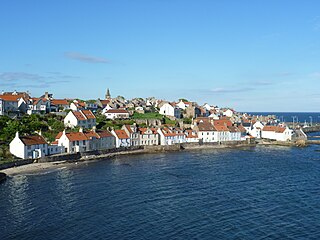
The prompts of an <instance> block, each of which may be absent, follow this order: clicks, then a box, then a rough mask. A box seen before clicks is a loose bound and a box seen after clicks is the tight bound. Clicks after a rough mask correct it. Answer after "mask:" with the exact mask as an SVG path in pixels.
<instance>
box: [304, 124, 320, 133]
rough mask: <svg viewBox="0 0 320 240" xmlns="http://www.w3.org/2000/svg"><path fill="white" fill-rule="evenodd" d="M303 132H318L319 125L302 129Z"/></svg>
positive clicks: (319, 129) (319, 130)
mask: <svg viewBox="0 0 320 240" xmlns="http://www.w3.org/2000/svg"><path fill="white" fill-rule="evenodd" d="M303 131H304V132H305V133H311V132H320V125H314V126H310V127H304V128H303Z"/></svg>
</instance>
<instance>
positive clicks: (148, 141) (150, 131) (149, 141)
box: [138, 128, 160, 146]
mask: <svg viewBox="0 0 320 240" xmlns="http://www.w3.org/2000/svg"><path fill="white" fill-rule="evenodd" d="M138 132H139V135H140V142H139V145H140V146H150V145H159V138H160V136H159V134H158V132H157V129H156V128H138Z"/></svg>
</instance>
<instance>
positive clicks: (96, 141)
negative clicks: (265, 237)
mask: <svg viewBox="0 0 320 240" xmlns="http://www.w3.org/2000/svg"><path fill="white" fill-rule="evenodd" d="M26 115H29V116H35V115H37V116H50V118H48V119H49V120H48V121H55V123H56V125H57V124H58V125H59V126H60V127H59V128H54V127H52V126H49V128H44V127H41V126H40V127H39V129H36V130H35V131H34V132H32V133H29V134H26V133H23V132H19V128H18V127H17V129H15V130H16V131H15V134H14V136H13V137H12V138H11V139H7V142H2V143H1V144H7V145H8V146H9V151H10V153H11V154H12V155H13V156H14V157H15V158H19V159H38V158H43V157H45V156H49V155H61V154H74V153H82V152H90V151H96V150H112V149H129V148H136V147H140V148H148V147H149V146H172V145H181V144H184V145H194V146H200V145H228V144H231V145H232V144H252V143H256V142H257V141H258V142H259V141H260V142H261V141H267V142H285V143H292V142H297V141H300V140H302V141H303V140H306V139H307V136H306V134H305V133H304V132H303V129H302V128H301V127H298V126H296V127H294V128H290V127H289V126H288V125H287V124H286V123H284V122H280V121H279V120H278V119H277V118H276V117H275V116H253V115H250V114H247V113H239V112H237V111H235V110H234V109H232V108H222V107H218V106H216V105H212V104H208V103H205V104H203V105H199V104H198V103H196V102H192V101H189V100H187V99H178V100H177V101H175V102H170V101H165V100H161V99H156V98H154V97H150V98H146V99H143V98H134V99H131V100H128V99H125V98H124V97H121V96H118V97H115V98H113V97H111V93H110V90H109V89H107V91H106V94H105V96H104V98H103V99H100V98H99V99H97V100H89V101H83V100H80V99H57V98H54V95H53V94H50V93H48V92H46V93H44V95H42V96H39V97H32V96H30V94H29V93H28V92H17V91H13V92H2V93H1V94H0V117H6V118H7V119H16V120H18V121H19V119H21V118H22V117H23V116H26ZM6 127H8V126H7V125H6V124H5V123H4V124H3V125H2V127H1V126H0V128H2V129H0V131H2V130H4V129H5V128H6ZM57 129H58V130H57ZM11 131H14V129H13V130H11ZM46 131H48V132H50V133H51V135H52V134H54V135H52V136H49V135H48V134H47V133H46Z"/></svg>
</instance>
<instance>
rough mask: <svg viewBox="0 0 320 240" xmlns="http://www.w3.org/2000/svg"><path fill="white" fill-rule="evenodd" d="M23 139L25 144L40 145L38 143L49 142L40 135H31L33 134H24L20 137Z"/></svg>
mask: <svg viewBox="0 0 320 240" xmlns="http://www.w3.org/2000/svg"><path fill="white" fill-rule="evenodd" d="M20 139H21V141H22V142H23V144H24V145H26V146H30V145H38V144H47V142H46V140H44V138H43V137H42V136H40V135H31V136H24V137H20Z"/></svg>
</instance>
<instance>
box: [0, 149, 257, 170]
mask: <svg viewBox="0 0 320 240" xmlns="http://www.w3.org/2000/svg"><path fill="white" fill-rule="evenodd" d="M254 146H256V144H247V143H240V144H239V143H238V144H231V145H228V144H220V145H219V144H203V145H199V144H181V145H171V146H148V147H145V148H143V149H133V150H124V151H118V152H111V153H106V154H98V155H97V154H92V155H90V154H89V155H84V156H82V157H81V158H79V159H75V160H70V159H66V160H63V159H61V160H59V161H48V162H43V161H38V162H36V161H35V162H33V163H30V164H25V165H22V166H14V167H10V168H6V169H3V170H1V171H2V172H3V173H5V174H6V175H8V176H13V175H18V174H30V173H37V172H46V171H50V170H54V169H60V168H65V167H68V166H72V165H78V164H88V163H89V162H94V161H102V160H108V159H112V158H114V157H116V156H125V155H133V154H156V153H159V152H177V151H185V150H190V151H194V150H209V149H233V148H243V147H254Z"/></svg>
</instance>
